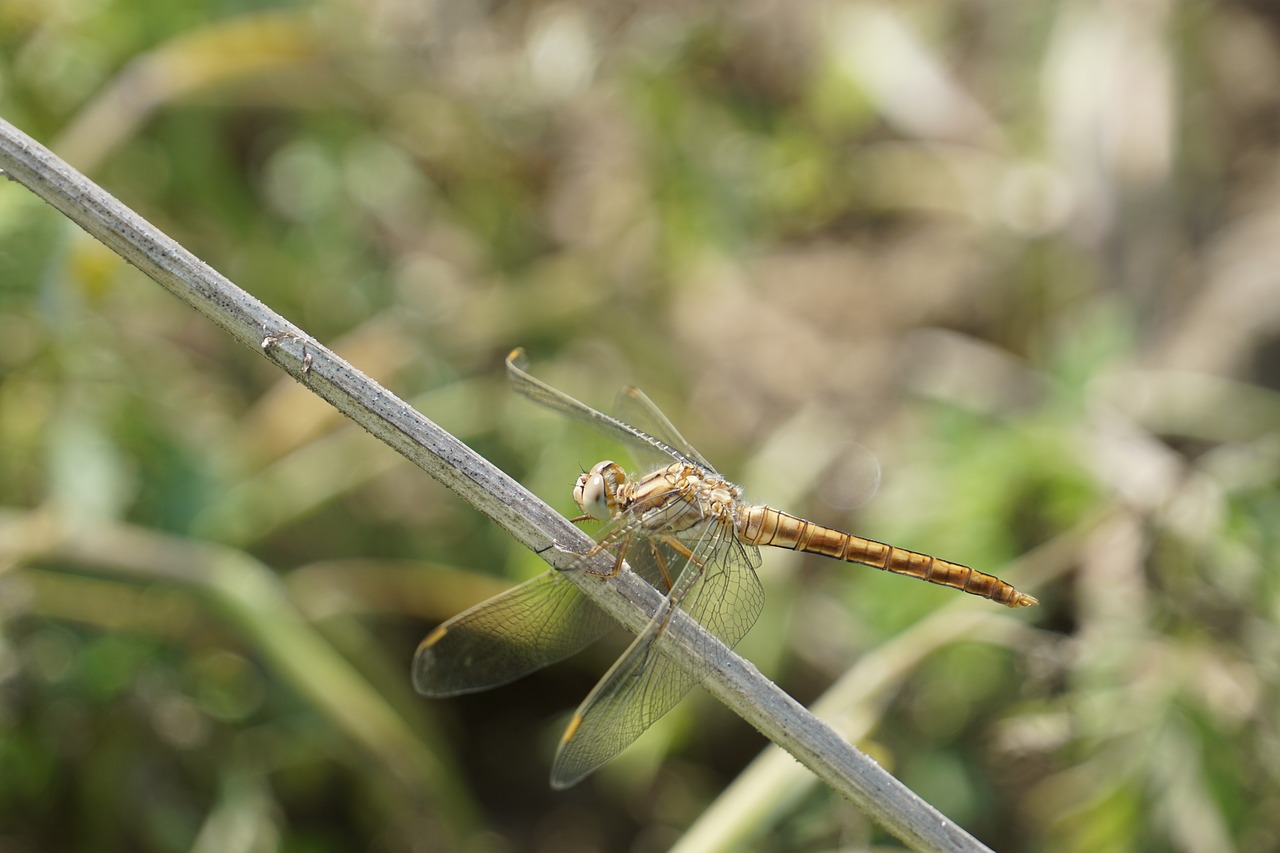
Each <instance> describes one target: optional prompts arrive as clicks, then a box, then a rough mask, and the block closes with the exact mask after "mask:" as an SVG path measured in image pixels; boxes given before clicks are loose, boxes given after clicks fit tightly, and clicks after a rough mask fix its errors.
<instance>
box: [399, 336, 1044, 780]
mask: <svg viewBox="0 0 1280 853" xmlns="http://www.w3.org/2000/svg"><path fill="white" fill-rule="evenodd" d="M506 366H507V374H508V378H509V379H510V382H511V386H512V388H513V390H514V391H515V392H516V393H518V394H520V395H521V396H524V397H526V398H528V399H529V400H531V401H533V402H534V403H537V404H539V405H541V406H544V407H546V408H548V409H551V410H552V411H555V412H558V413H560V414H563V415H566V416H568V417H569V418H572V419H573V420H576V421H579V422H582V423H586V424H589V425H591V426H593V427H595V428H597V429H599V430H601V431H602V432H604V433H605V434H606V435H607V436H610V437H612V438H615V439H618V440H619V441H621V442H622V443H624V444H625V445H627V446H628V447H629V449H630V451H631V453H632V455H633V456H634V458H635V461H636V462H637V463H638V464H640V465H643V466H645V473H644V474H642V475H640V476H632V475H630V474H628V472H627V471H626V470H625V469H623V468H622V466H620V465H618V464H617V463H616V462H613V461H612V460H605V461H602V462H599V463H598V464H596V465H594V466H593V467H592V468H591V469H590V470H589V471H586V472H584V473H583V474H582V475H581V476H579V477H578V480H577V483H576V484H575V486H574V489H573V499H574V503H576V504H577V506H578V508H579V510H580V511H581V513H582V514H581V515H579V516H578V517H576V518H574V519H572V521H574V522H588V521H594V522H602V524H601V526H600V528H599V530H598V531H597V533H596V536H595V545H594V546H593V547H591V548H590V549H589V550H587V551H586V552H585V553H583V554H581V555H580V557H579V558H578V559H576V560H575V561H574V562H573V563H571V564H570V565H569V566H568V567H567V568H566V569H563V570H557V569H552V570H550V571H548V572H545V573H544V574H542V575H539V576H538V577H536V578H534V579H532V580H530V581H526V582H525V583H523V584H520V585H519V586H516V587H514V588H512V589H510V590H507V591H506V592H504V593H502V594H500V595H498V596H496V597H494V598H491V599H489V600H487V601H484V602H482V603H480V604H478V605H476V606H475V607H472V608H471V609H469V610H467V611H464V612H463V613H461V614H459V615H457V616H455V617H453V618H452V619H449V620H448V621H446V622H444V623H443V624H441V625H440V626H439V627H438V628H436V629H435V630H434V631H432V632H431V633H430V634H429V635H427V637H426V639H424V640H423V641H422V643H421V644H420V645H419V646H418V650H417V653H416V654H415V655H414V659H413V667H412V673H413V684H414V687H415V689H416V690H417V691H418V692H419V693H421V694H424V695H426V696H431V697H449V696H457V695H461V694H465V693H473V692H476V691H480V690H487V689H489V688H492V687H498V686H501V685H503V684H508V683H510V682H512V681H514V680H516V679H518V678H520V677H522V676H524V675H528V674H529V673H531V672H534V671H535V670H538V669H541V668H542V667H544V666H547V665H549V664H552V663H555V662H557V661H560V660H563V659H564V658H566V657H568V656H570V655H572V654H574V653H575V652H578V651H580V650H581V649H583V648H585V647H586V646H587V645H589V644H590V643H592V642H594V641H595V640H597V639H599V638H600V637H601V636H603V635H604V634H605V633H606V632H607V631H608V630H609V629H610V628H612V627H613V626H614V625H615V624H616V623H615V622H614V620H613V618H612V617H611V616H609V615H608V614H607V613H606V612H605V611H604V610H602V609H601V608H600V607H598V606H597V605H596V604H594V603H593V602H592V601H591V600H590V599H589V598H588V597H587V596H586V594H584V593H583V592H582V591H581V590H580V589H579V588H578V586H577V585H575V584H574V583H572V582H570V581H569V580H568V579H566V577H565V576H564V574H565V573H566V572H570V571H575V570H581V571H585V572H588V573H590V574H595V575H601V574H607V575H616V574H617V573H618V572H620V571H621V570H622V568H623V566H624V565H626V566H629V567H630V568H631V569H632V570H633V571H635V572H636V573H637V574H639V575H640V576H641V577H643V578H644V579H645V580H646V581H647V582H648V583H650V584H651V585H652V586H654V587H655V588H657V589H658V590H659V591H660V592H662V593H663V594H664V596H665V599H664V606H663V607H661V608H660V609H659V611H658V613H657V614H656V615H654V616H653V617H652V618H651V620H650V621H649V623H648V625H647V626H646V627H645V629H644V630H643V631H642V632H641V633H640V634H638V635H637V636H636V638H635V639H634V640H633V641H632V642H631V644H630V645H629V646H628V647H627V649H626V651H624V652H623V654H622V656H621V657H619V658H618V660H617V661H616V662H615V663H614V664H613V666H612V667H610V669H609V670H608V672H606V673H605V675H604V676H603V677H602V678H601V679H600V681H599V683H597V684H596V686H595V687H594V688H593V689H592V690H591V692H590V693H589V694H588V695H587V697H586V699H584V700H583V701H582V704H581V705H580V706H579V707H578V709H577V711H576V712H575V713H574V715H573V717H572V718H571V719H570V722H569V724H568V727H567V728H566V729H565V732H564V735H563V736H562V737H561V740H560V744H559V747H558V748H557V750H556V756H555V759H554V761H553V763H552V768H551V785H552V787H553V788H557V789H563V788H568V787H570V786H571V785H574V784H576V783H577V782H579V781H581V780H582V779H583V778H585V777H586V776H588V775H590V774H591V773H593V772H594V771H595V770H597V769H598V768H600V767H601V766H602V765H604V764H606V763H608V762H609V761H610V760H612V759H613V758H614V757H615V756H617V755H618V754H619V753H620V752H622V750H624V749H625V748H626V747H627V746H629V745H630V744H631V743H632V742H633V741H635V740H636V738H638V737H639V736H640V735H641V734H643V733H644V732H645V730H646V729H648V728H649V726H651V725H652V724H653V723H654V722H655V721H656V720H657V719H658V718H660V717H661V716H662V715H664V714H665V713H666V712H667V711H669V710H671V708H673V707H674V706H675V705H676V704H677V703H678V702H679V701H680V700H681V699H682V698H683V697H684V695H685V694H686V693H688V692H689V691H690V690H691V689H692V688H693V687H694V686H695V685H696V684H698V683H699V682H700V681H702V680H703V678H704V677H705V676H706V675H707V674H709V672H710V671H711V669H712V668H713V667H714V665H715V661H716V657H715V650H714V649H710V648H708V649H705V650H703V651H705V652H706V654H703V655H700V659H701V660H702V661H703V662H704V663H703V665H702V666H701V668H700V669H694V670H690V669H686V668H685V666H683V665H681V664H678V663H677V662H676V660H675V659H674V657H671V656H669V655H667V654H666V653H665V652H664V651H663V647H664V646H663V643H662V642H661V640H662V636H663V632H664V631H665V630H666V627H667V626H668V625H669V624H670V622H671V619H672V618H673V614H674V612H675V610H676V609H677V608H679V609H680V610H683V611H684V612H685V613H686V614H687V615H689V616H690V617H692V618H693V619H695V620H696V621H697V622H699V623H700V624H701V625H702V626H703V627H704V628H705V629H706V630H707V633H709V634H711V635H713V636H714V637H716V638H717V639H718V640H720V641H721V642H722V643H723V644H724V646H725V647H728V648H733V647H734V646H735V645H736V644H737V642H738V641H739V640H741V639H742V637H743V636H744V635H745V634H746V633H747V631H748V630H749V629H750V628H751V626H752V625H753V624H754V623H755V621H756V619H757V617H758V616H759V615H760V612H761V610H762V609H763V607H764V588H763V587H762V586H761V584H760V580H759V578H758V577H757V575H756V570H757V569H758V568H759V566H760V562H761V560H760V546H762V545H769V546H774V547H781V548H790V549H793V550H796V551H803V552H806V553H811V554H820V555H822V556H824V557H831V558H833V559H836V560H841V561H844V562H849V563H859V564H862V565H865V566H871V567H872V568H876V569H883V570H885V571H888V572H892V573H894V574H899V575H907V576H909V577H914V578H919V579H920V580H924V581H928V582H930V583H934V584H941V585H942V586H947V587H952V588H954V589H958V590H962V591H964V592H967V593H971V594H973V595H978V596H981V597H983V598H989V599H991V600H993V601H995V602H997V603H999V604H1003V605H1006V606H1007V607H1011V608H1021V607H1030V606H1032V605H1035V604H1038V603H1039V602H1038V601H1037V600H1036V599H1035V598H1033V597H1032V596H1030V595H1027V594H1026V593H1022V592H1019V591H1018V590H1017V589H1015V588H1014V587H1013V586H1012V585H1010V584H1008V583H1006V582H1005V581H1003V580H1000V579H999V578H997V577H995V576H994V575H989V574H985V573H983V572H980V571H977V570H976V569H972V568H970V567H968V566H964V565H960V564H959V563H952V562H948V561H946V560H942V559H939V558H937V557H931V556H929V555H927V554H920V553H917V552H915V551H908V550H906V549H903V548H898V547H895V546H892V545H886V544H884V543H882V542H876V541H873V540H871V539H864V538H862V537H860V536H854V535H853V534H850V533H844V532H841V531H839V530H836V529H833V528H830V527H824V526H822V525H820V524H815V523H814V522H812V521H806V520H805V519H802V518H799V517H797V516H794V515H790V514H788V513H786V512H783V511H781V510H778V509H774V508H773V507H769V506H764V505H754V504H751V503H748V502H747V501H746V500H744V499H743V491H742V489H741V488H740V487H738V486H736V485H734V484H733V483H730V482H729V481H728V480H726V479H724V478H723V477H722V476H720V474H719V473H718V472H717V471H716V469H715V468H713V467H712V466H711V464H710V463H709V462H707V460H706V459H704V458H703V457H702V456H701V454H699V453H698V451H696V450H694V449H693V447H692V445H690V444H689V442H688V441H686V440H685V438H684V436H682V435H681V434H680V432H679V431H678V430H677V429H676V428H675V426H673V425H672V423H671V421H670V420H668V419H667V417H666V416H665V415H664V414H663V413H662V412H661V410H659V409H658V407H657V406H656V405H654V403H653V402H652V401H651V400H650V399H649V398H648V397H647V396H645V395H644V393H643V392H641V391H640V390H639V389H638V388H634V387H629V388H624V389H623V391H622V392H621V394H620V395H619V399H618V411H619V416H618V417H612V416H610V415H606V414H604V413H603V412H599V411H597V410H596V409H593V408H591V407H590V406H588V405H586V404H585V403H581V402H579V401H577V400H575V399H574V398H572V397H570V396H569V395H568V394H566V393H564V392H563V391H560V390H559V389H557V388H555V387H553V386H551V385H549V384H547V383H546V382H543V381H542V380H540V379H537V378H535V377H533V376H532V375H530V374H529V372H528V370H527V368H528V361H527V359H526V357H525V355H524V352H523V350H520V349H517V350H514V351H512V353H511V354H510V355H508V356H507V360H506ZM601 554H607V555H609V557H610V558H611V566H612V569H611V570H610V571H608V572H602V571H601V570H600V569H598V568H595V566H596V565H598V564H599V558H600V556H601Z"/></svg>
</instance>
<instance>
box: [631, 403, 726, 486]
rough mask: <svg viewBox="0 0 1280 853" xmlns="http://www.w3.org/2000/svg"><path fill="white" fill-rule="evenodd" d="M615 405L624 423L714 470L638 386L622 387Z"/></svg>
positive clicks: (709, 469)
mask: <svg viewBox="0 0 1280 853" xmlns="http://www.w3.org/2000/svg"><path fill="white" fill-rule="evenodd" d="M617 407H618V417H619V418H621V419H622V420H623V421H624V422H625V423H628V424H630V425H632V426H635V427H638V428H639V429H640V430H642V431H643V432H646V433H648V434H649V435H651V436H653V437H654V438H657V439H658V440H659V441H662V442H664V443H665V444H667V445H669V446H671V447H674V448H675V449H676V450H679V451H680V452H681V453H683V454H684V455H685V456H686V457H688V458H689V459H692V460H693V461H694V462H697V463H698V464H699V465H701V466H702V467H703V468H706V469H707V470H708V471H711V472H713V473H714V472H715V470H716V469H715V468H712V467H711V463H710V462H708V461H707V460H706V459H704V458H703V457H702V454H701V453H699V452H698V451H697V450H695V449H694V448H693V445H692V444H690V443H689V441H688V439H686V438H685V437H684V436H683V435H681V434H680V430H678V429H676V427H675V424H673V423H671V420H670V418H668V417H667V416H666V415H664V414H663V413H662V410H661V409H659V408H658V405H657V403H655V402H653V401H652V400H650V399H649V395H647V394H645V393H644V392H643V391H641V390H640V389H639V388H637V387H635V386H634V385H628V386H627V387H626V388H623V389H622V391H620V392H619V393H618V402H617Z"/></svg>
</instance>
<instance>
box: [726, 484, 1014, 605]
mask: <svg viewBox="0 0 1280 853" xmlns="http://www.w3.org/2000/svg"><path fill="white" fill-rule="evenodd" d="M736 529H737V531H738V536H739V538H741V539H743V540H744V541H747V542H751V543H753V544H755V545H772V546H774V547H779V548H790V549H792V550H793V551H803V552H805V553H807V554H821V555H822V556H824V557H831V558H832V559H835V560H842V561H844V562H847V563H860V564H861V565H864V566H871V567H872V568H875V569H882V570H884V571H887V572H893V573H894V574H896V575H906V576H908V577H913V578H919V579H920V580H922V581H928V582H929V583H935V584H939V585H941V586H946V587H951V588H952V589H958V590H961V591H962V592H967V593H970V594H971V595H977V596H981V597H982V598H989V599H991V600H992V601H995V602H998V603H1000V604H1003V605H1005V606H1007V607H1030V606H1031V605H1033V604H1038V603H1039V602H1038V601H1036V599H1035V598H1033V597H1031V596H1030V595H1027V594H1025V593H1021V592H1018V590H1016V589H1015V588H1014V587H1013V586H1012V585H1011V584H1009V583H1006V582H1005V581H1002V580H1000V578H998V577H996V576H995V575H988V574H986V573H984V572H980V571H978V570H977V569H973V568H970V567H969V566H964V565H961V564H959V563H952V562H948V561H947V560H941V559H938V558H937V557H931V556H929V555H928V554H920V553H917V552H915V551H908V550H906V549H905V548H895V547H894V546H892V545H886V544H884V543H883V542H876V541H875V540H873V539H863V538H862V537H861V536H854V535H852V534H849V533H844V532H842V531H839V530H835V529H833V528H830V527H823V526H822V525H820V524H814V523H813V522H812V521H806V520H805V519H803V518H797V517H796V516H794V515H790V514H789V513H785V512H782V511H781V510H777V509H774V508H773V507H770V506H752V507H745V508H744V511H743V513H742V515H741V518H740V521H739V524H738V525H737V526H736Z"/></svg>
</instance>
